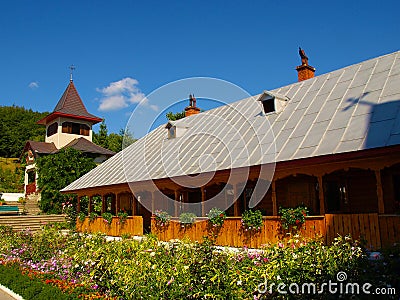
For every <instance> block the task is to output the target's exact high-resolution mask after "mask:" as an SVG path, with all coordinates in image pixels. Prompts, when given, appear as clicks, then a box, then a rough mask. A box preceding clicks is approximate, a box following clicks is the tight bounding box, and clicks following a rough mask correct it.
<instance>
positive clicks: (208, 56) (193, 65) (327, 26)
mask: <svg viewBox="0 0 400 300" xmlns="http://www.w3.org/2000/svg"><path fill="white" fill-rule="evenodd" d="M399 11H400V3H399V1H380V2H377V1H329V2H321V1H229V2H225V1H83V0H80V1H75V0H71V1H2V3H1V5H0V38H1V43H0V55H1V72H0V79H1V85H0V105H12V104H15V105H19V106H24V107H26V108H32V109H33V110H37V111H50V110H52V109H53V108H54V106H55V105H56V103H57V101H58V100H59V98H60V97H61V95H62V93H63V92H64V90H65V88H66V86H67V85H68V81H69V69H68V67H69V66H70V65H71V64H74V65H75V66H76V70H75V72H74V82H75V85H76V87H77V89H78V91H79V93H80V95H81V97H82V99H83V101H84V103H85V105H86V107H87V108H88V110H89V112H91V113H93V114H95V115H97V116H99V117H102V118H105V119H106V123H107V125H108V128H109V131H111V132H118V131H119V129H121V128H124V127H125V125H126V122H127V121H128V119H129V116H130V112H131V111H132V110H133V109H134V108H135V106H136V105H137V102H138V101H139V100H140V99H142V98H143V97H145V95H148V94H149V93H151V92H152V91H154V90H156V89H157V88H159V87H161V86H163V85H165V84H167V83H169V82H172V81H175V80H180V79H183V78H188V77H196V76H205V77H213V78H220V79H223V80H226V81H229V82H232V83H234V84H236V85H238V86H240V87H241V88H243V89H245V90H246V91H248V92H249V93H250V94H258V93H260V92H261V91H263V90H265V89H273V88H276V87H280V86H283V85H287V84H290V83H293V82H295V81H296V80H297V75H296V71H295V69H294V68H295V67H296V66H297V65H299V64H300V58H299V56H298V47H299V46H301V47H302V48H304V49H305V51H306V53H307V55H308V57H309V62H310V64H311V65H312V66H314V67H315V68H316V69H317V71H316V74H317V75H318V74H323V73H326V72H329V71H332V70H335V69H338V68H341V67H345V66H347V65H350V64H354V63H357V62H360V61H363V60H366V59H369V58H373V57H376V56H379V55H383V54H387V53H390V52H393V51H397V50H399V49H400V43H399V41H400V38H399V37H400V19H399V17H398V12H399ZM192 92H193V93H195V94H196V91H187V94H189V93H192ZM198 105H199V106H201V103H198ZM205 106H206V108H208V106H207V105H205ZM164 109H165V104H164V103H163V102H162V100H159V102H157V103H152V102H151V101H148V102H147V103H145V104H144V105H143V110H144V111H145V110H149V111H150V110H151V111H153V112H161V111H163V110H164ZM145 115H146V114H145V113H144V116H145ZM138 118H140V116H138ZM97 128H98V127H96V128H95V130H96V129H97ZM134 134H135V136H136V137H138V135H139V136H140V135H141V134H140V130H138V131H137V132H134Z"/></svg>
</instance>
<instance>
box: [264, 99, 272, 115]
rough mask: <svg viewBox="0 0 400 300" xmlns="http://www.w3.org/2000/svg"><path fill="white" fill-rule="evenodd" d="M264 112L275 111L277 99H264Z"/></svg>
mask: <svg viewBox="0 0 400 300" xmlns="http://www.w3.org/2000/svg"><path fill="white" fill-rule="evenodd" d="M262 105H263V108H264V113H266V114H267V113H270V112H274V111H275V99H267V100H264V101H262Z"/></svg>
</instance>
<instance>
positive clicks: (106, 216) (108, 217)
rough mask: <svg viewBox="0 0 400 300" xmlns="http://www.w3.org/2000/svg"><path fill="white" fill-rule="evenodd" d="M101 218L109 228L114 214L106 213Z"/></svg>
mask: <svg viewBox="0 0 400 300" xmlns="http://www.w3.org/2000/svg"><path fill="white" fill-rule="evenodd" d="M101 216H102V217H103V220H104V222H106V223H107V225H108V226H111V222H112V219H113V215H112V213H109V212H105V213H103V214H102V215H101Z"/></svg>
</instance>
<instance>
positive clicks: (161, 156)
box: [63, 51, 400, 191]
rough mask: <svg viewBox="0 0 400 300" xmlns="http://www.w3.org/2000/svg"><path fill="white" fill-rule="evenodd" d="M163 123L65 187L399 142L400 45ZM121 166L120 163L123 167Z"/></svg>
mask: <svg viewBox="0 0 400 300" xmlns="http://www.w3.org/2000/svg"><path fill="white" fill-rule="evenodd" d="M269 93H272V94H274V93H275V94H276V95H281V96H280V97H282V96H285V97H287V98H289V100H288V101H287V103H286V106H285V107H284V108H283V110H282V111H281V112H279V113H268V114H266V115H265V114H264V113H263V109H262V104H261V103H260V101H257V99H259V97H261V96H262V94H261V95H256V96H254V97H250V98H247V99H243V100H240V101H238V102H235V103H232V104H230V105H226V106H222V107H218V108H216V109H213V110H209V111H206V112H203V113H201V114H198V115H194V116H190V117H188V118H184V119H181V120H178V121H176V122H173V123H174V124H176V125H177V130H179V128H185V130H186V131H185V133H184V134H183V136H181V137H179V138H175V139H168V138H167V129H166V128H165V125H162V126H160V127H158V128H156V129H155V130H153V131H152V132H150V133H149V134H147V135H146V136H145V137H143V138H141V139H139V140H138V141H137V142H135V143H134V144H132V145H131V146H129V147H128V148H126V149H124V150H123V151H121V152H119V153H117V154H116V155H115V156H113V157H112V158H110V159H109V160H107V161H106V162H104V163H103V164H102V165H100V166H98V167H97V168H95V169H94V170H92V171H91V172H89V173H87V174H86V175H84V176H82V177H81V178H79V179H78V180H76V181H75V182H73V183H71V184H70V185H69V186H67V187H66V188H64V189H63V191H74V190H79V189H84V188H89V187H97V186H105V185H112V184H118V183H125V182H136V181H144V180H148V179H158V178H167V177H175V176H181V175H188V174H196V173H200V172H205V171H215V170H224V169H229V168H238V167H243V166H251V165H258V164H264V163H268V162H273V161H276V162H281V161H288V160H293V159H300V158H307V157H314V156H321V155H327V154H336V153H343V152H350V151H358V150H363V149H371V148H377V147H385V146H390V145H397V144H400V114H399V109H400V51H398V52H394V53H391V54H388V55H384V56H381V57H377V58H374V59H371V60H367V61H364V62H361V63H358V64H355V65H351V66H348V67H345V68H343V69H340V70H336V71H333V72H330V73H327V74H323V75H320V76H317V77H315V78H312V79H309V80H305V81H302V82H296V83H294V84H291V85H288V86H284V87H281V88H278V89H275V90H273V91H269ZM124 166H125V167H124Z"/></svg>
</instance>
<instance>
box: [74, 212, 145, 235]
mask: <svg viewBox="0 0 400 300" xmlns="http://www.w3.org/2000/svg"><path fill="white" fill-rule="evenodd" d="M76 230H77V231H78V232H87V233H96V232H101V233H104V234H106V235H108V236H121V235H122V234H130V235H139V236H141V235H143V218H142V217H141V216H133V217H128V218H127V219H126V222H125V223H124V224H120V221H119V218H118V217H113V220H112V223H111V226H110V225H108V224H107V223H106V222H104V219H103V218H102V217H97V218H96V219H95V220H93V221H90V219H89V218H88V217H87V218H86V219H85V220H84V221H83V222H81V221H80V220H79V219H78V220H77V222H76Z"/></svg>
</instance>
